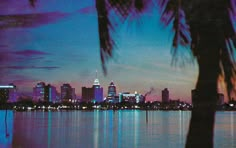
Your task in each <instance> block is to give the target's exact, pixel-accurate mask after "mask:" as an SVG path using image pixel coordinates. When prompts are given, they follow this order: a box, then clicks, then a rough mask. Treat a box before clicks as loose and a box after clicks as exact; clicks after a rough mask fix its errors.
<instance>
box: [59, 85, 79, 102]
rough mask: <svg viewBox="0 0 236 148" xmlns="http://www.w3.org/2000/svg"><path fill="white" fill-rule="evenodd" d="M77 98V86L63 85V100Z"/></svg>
mask: <svg viewBox="0 0 236 148" xmlns="http://www.w3.org/2000/svg"><path fill="white" fill-rule="evenodd" d="M74 99H76V95H75V88H72V87H71V85H70V84H63V85H62V86H61V100H62V101H72V100H74Z"/></svg>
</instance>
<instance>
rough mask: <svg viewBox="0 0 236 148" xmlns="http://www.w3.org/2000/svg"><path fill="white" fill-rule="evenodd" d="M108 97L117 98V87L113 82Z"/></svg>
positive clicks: (109, 87)
mask: <svg viewBox="0 0 236 148" xmlns="http://www.w3.org/2000/svg"><path fill="white" fill-rule="evenodd" d="M107 96H108V97H111V98H113V97H115V96H116V86H115V84H114V82H113V81H111V83H110V85H109V86H108V94H107Z"/></svg>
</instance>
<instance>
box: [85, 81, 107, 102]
mask: <svg viewBox="0 0 236 148" xmlns="http://www.w3.org/2000/svg"><path fill="white" fill-rule="evenodd" d="M92 101H96V102H102V101H103V88H102V87H101V86H100V83H99V80H98V78H96V79H95V80H94V83H93V86H92V87H91V88H86V87H82V102H92Z"/></svg>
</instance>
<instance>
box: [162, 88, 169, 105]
mask: <svg viewBox="0 0 236 148" xmlns="http://www.w3.org/2000/svg"><path fill="white" fill-rule="evenodd" d="M161 95H162V102H163V103H168V102H169V91H168V89H167V88H165V89H164V90H162V92H161Z"/></svg>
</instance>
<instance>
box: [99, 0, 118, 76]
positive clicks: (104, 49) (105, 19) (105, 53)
mask: <svg viewBox="0 0 236 148" xmlns="http://www.w3.org/2000/svg"><path fill="white" fill-rule="evenodd" d="M96 8H97V15H98V30H99V40H100V57H101V61H102V68H103V72H104V74H106V73H107V70H106V65H105V64H106V60H107V59H108V58H110V57H112V50H113V46H114V44H115V43H114V41H113V39H112V37H111V34H110V30H113V26H112V24H111V23H110V20H109V14H108V8H107V5H106V0H96Z"/></svg>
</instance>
